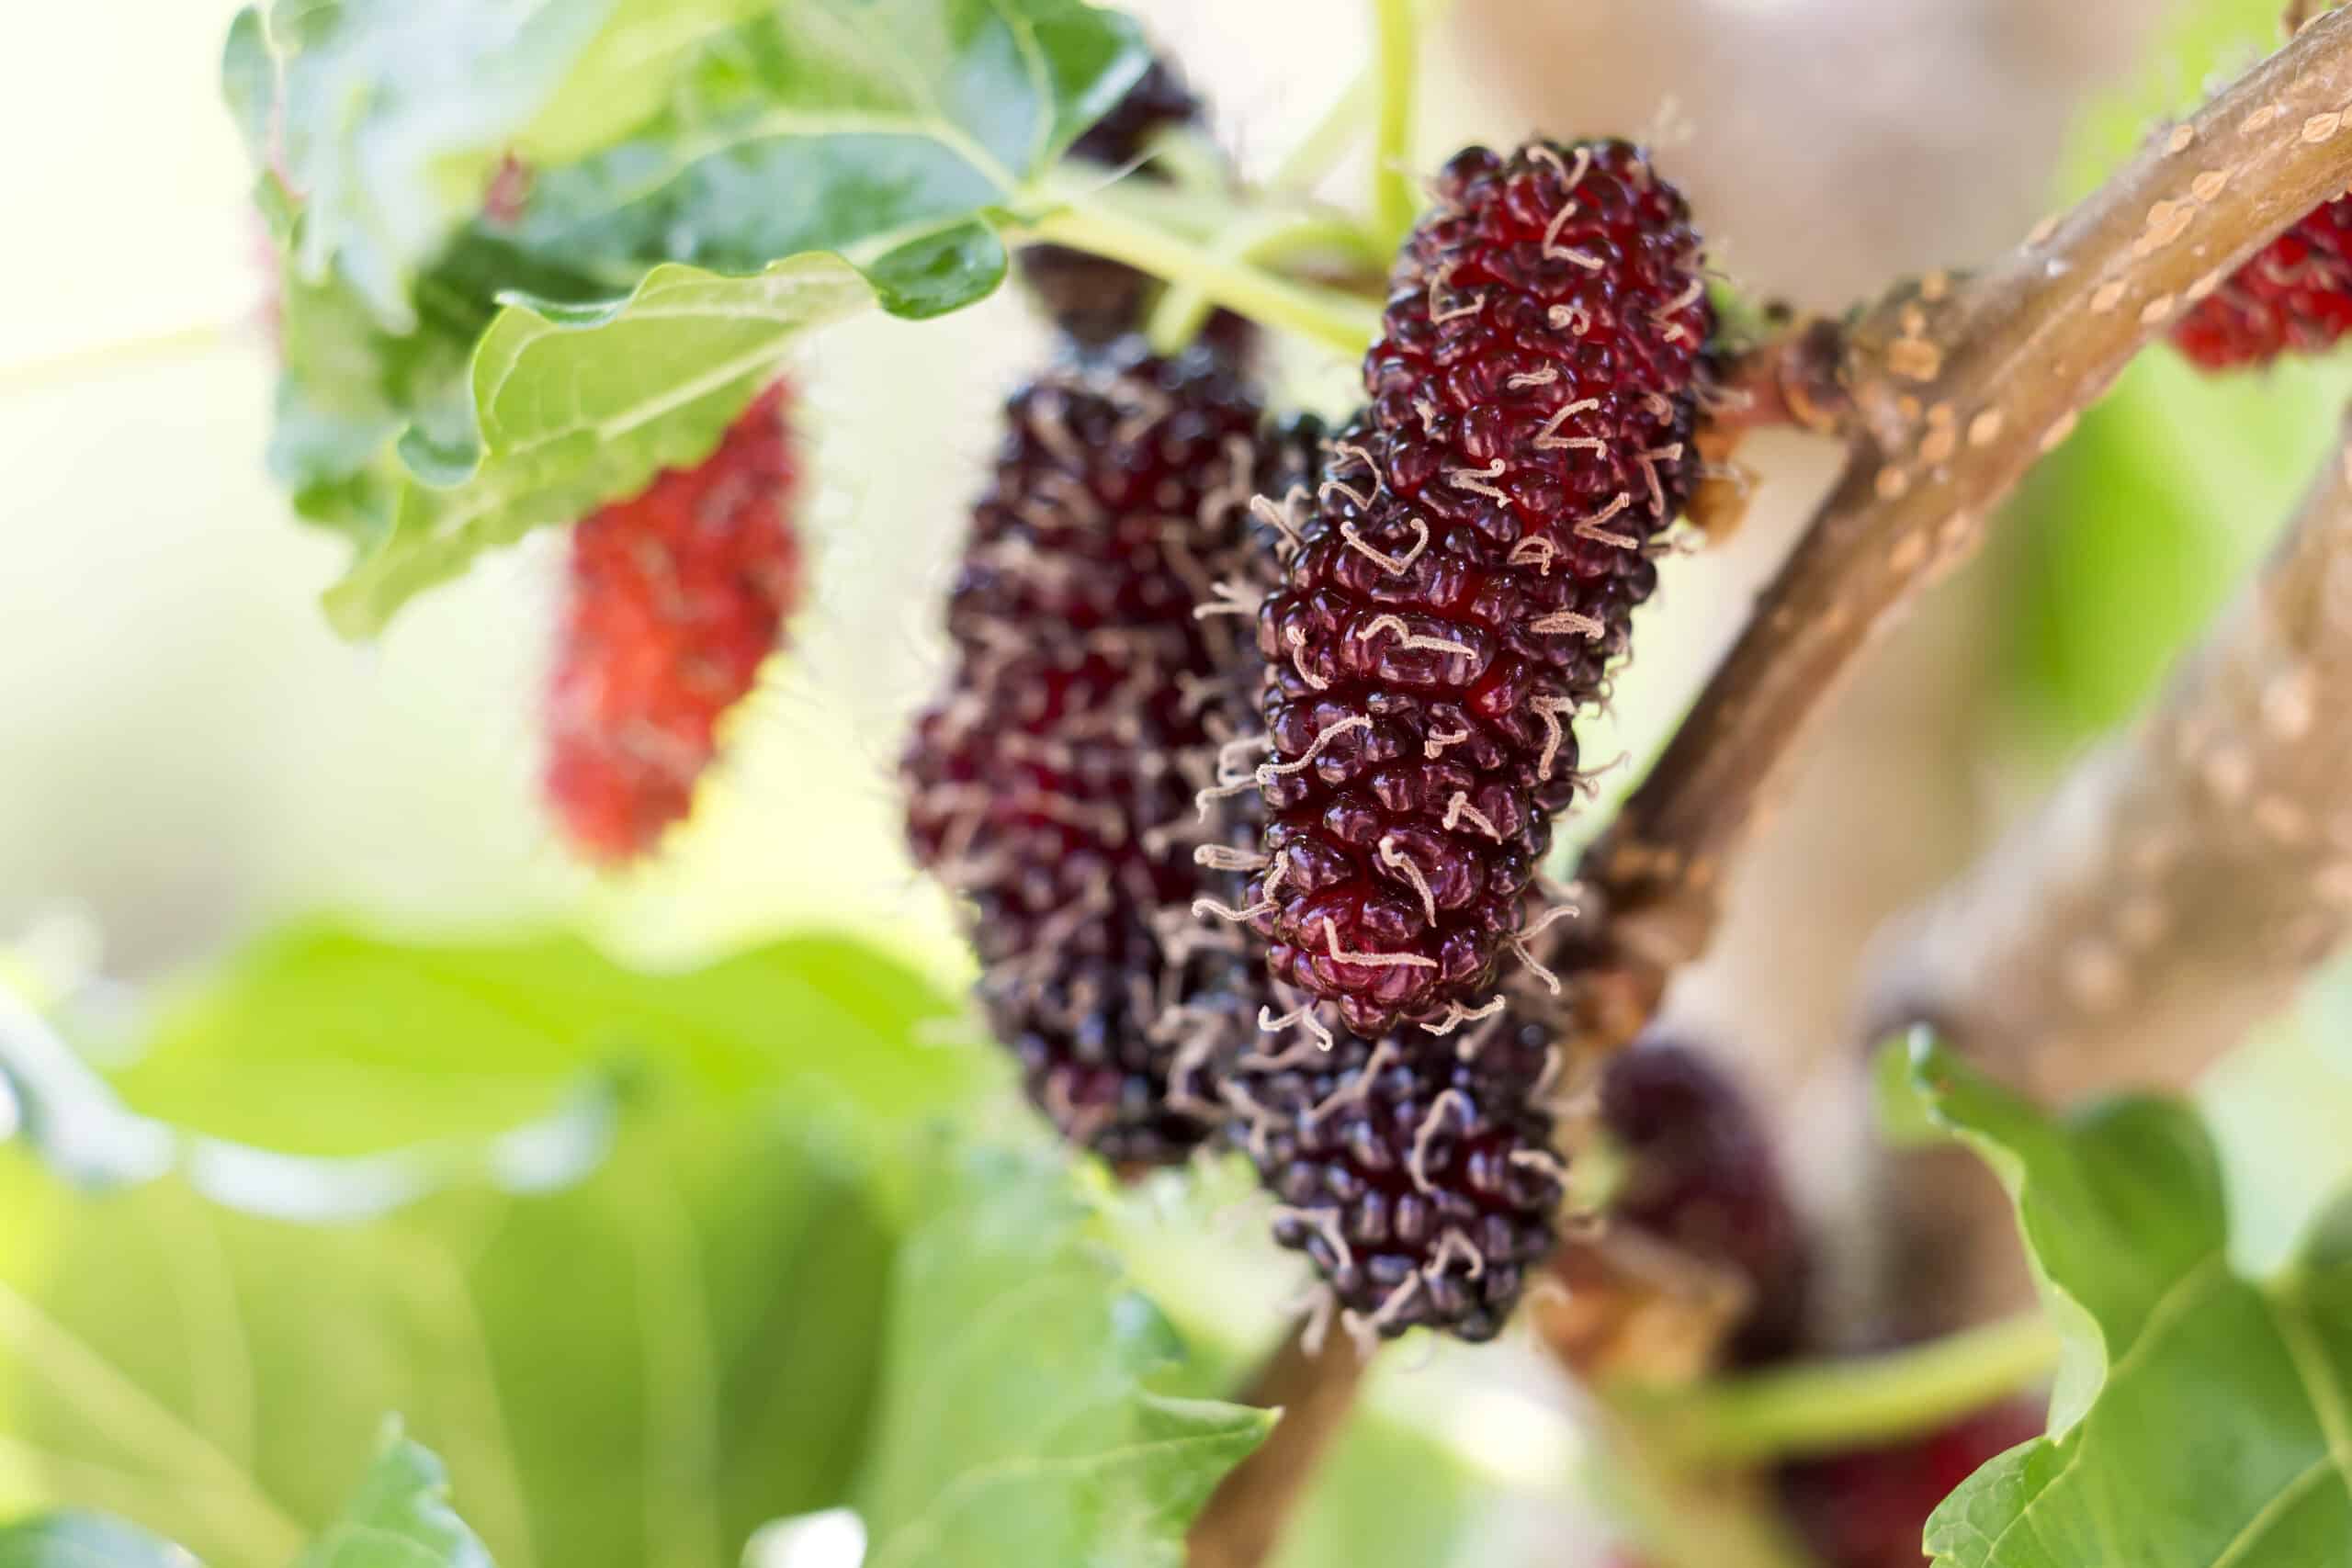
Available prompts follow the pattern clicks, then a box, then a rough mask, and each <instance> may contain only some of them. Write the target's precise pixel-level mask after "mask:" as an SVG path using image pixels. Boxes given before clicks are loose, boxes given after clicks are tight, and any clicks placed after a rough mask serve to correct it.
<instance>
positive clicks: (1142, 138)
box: [1021, 60, 1201, 346]
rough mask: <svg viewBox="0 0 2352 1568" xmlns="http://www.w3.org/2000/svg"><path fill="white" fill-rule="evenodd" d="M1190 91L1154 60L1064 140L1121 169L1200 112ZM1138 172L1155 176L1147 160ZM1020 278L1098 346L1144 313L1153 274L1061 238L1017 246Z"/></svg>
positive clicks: (1049, 309) (1069, 327)
mask: <svg viewBox="0 0 2352 1568" xmlns="http://www.w3.org/2000/svg"><path fill="white" fill-rule="evenodd" d="M1200 112H1201V105H1200V100H1199V99H1198V98H1195V97H1194V96H1193V94H1192V91H1191V89H1190V88H1188V87H1186V86H1185V85H1184V82H1183V79H1182V77H1180V76H1179V75H1178V74H1177V73H1176V70H1175V67H1173V66H1172V65H1170V64H1168V63H1167V62H1164V61H1159V60H1155V61H1153V62H1151V65H1150V67H1149V68H1148V69H1147V70H1146V71H1145V72H1144V73H1143V74H1142V75H1141V76H1139V77H1137V78H1136V83H1135V85H1133V86H1131V87H1129V88H1128V89H1127V91H1126V93H1125V96H1122V97H1121V98H1120V99H1119V101H1118V102H1117V103H1116V104H1114V105H1113V106H1112V107H1111V110H1110V112H1109V113H1108V114H1106V115H1104V116H1103V118H1101V119H1099V120H1097V121H1095V122H1094V124H1093V125H1091V126H1090V127H1088V128H1087V130H1086V131H1085V133H1084V134H1082V135H1080V137H1079V139H1078V140H1077V141H1075V142H1073V143H1072V144H1071V146H1070V156H1072V157H1074V158H1080V159H1083V160H1085V161H1086V162H1088V163H1090V164H1102V165H1103V166H1105V167H1106V168H1112V169H1120V168H1125V167H1126V166H1127V165H1129V164H1134V163H1136V160H1137V159H1139V158H1142V157H1143V156H1144V155H1145V154H1146V153H1147V152H1149V151H1150V147H1151V141H1152V138H1153V137H1154V136H1156V135H1158V134H1159V132H1160V131H1162V130H1168V129H1170V127H1174V126H1180V125H1188V124H1191V123H1192V122H1193V121H1194V120H1196V119H1198V118H1200ZM1136 174H1137V175H1138V176H1139V177H1141V178H1145V179H1151V178H1156V177H1158V176H1157V175H1156V173H1155V171H1153V170H1152V169H1151V168H1150V166H1149V165H1148V164H1145V165H1143V166H1142V167H1140V168H1138V169H1137V171H1136ZM1021 279H1022V281H1023V283H1025V284H1027V285H1028V286H1029V288H1030V291H1031V292H1032V293H1033V294H1035V296H1036V298H1037V302H1038V303H1039V304H1040V305H1041V306H1043V307H1044V309H1045V311H1046V315H1047V316H1048V317H1050V318H1052V320H1053V321H1054V324H1055V325H1056V326H1057V327H1058V328H1060V329H1061V331H1062V332H1063V333H1065V334H1066V335H1068V336H1069V337H1070V338H1071V339H1073V340H1075V341H1076V342H1078V343H1080V344H1089V345H1094V346H1101V345H1103V344H1108V343H1110V342H1111V341H1113V340H1114V339H1115V338H1117V337H1119V336H1120V335H1121V334H1123V333H1128V332H1131V331H1133V330H1134V329H1135V328H1136V325H1138V324H1139V323H1140V322H1141V321H1142V320H1143V312H1144V307H1145V304H1146V302H1147V300H1148V298H1149V296H1150V293H1151V287H1152V285H1151V280H1150V279H1149V278H1148V277H1146V276H1144V275H1143V274H1142V273H1140V272H1137V271H1136V269H1135V268H1133V267H1131V266H1128V265H1125V263H1124V262H1115V261H1112V260H1110V259H1109V258H1108V257H1105V256H1097V255H1091V254H1088V253H1086V252H1084V251H1074V250H1071V249H1069V247H1068V246H1066V245H1032V246H1029V247H1028V248H1027V249H1025V250H1023V252H1022V253H1021Z"/></svg>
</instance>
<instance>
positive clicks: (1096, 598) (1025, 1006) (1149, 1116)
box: [905, 344, 1281, 1163]
mask: <svg viewBox="0 0 2352 1568" xmlns="http://www.w3.org/2000/svg"><path fill="white" fill-rule="evenodd" d="M1006 421H1007V430H1006V435H1005V439H1004V445H1003V446H1002V448H1001V451H1000V453H999V455H998V459H997V467H996V474H995V478H994V479H993V481H992V482H991V483H990V485H989V488H988V490H987V491H985V492H984V493H983V494H982V495H981V497H980V500H979V502H978V505H977V506H976V507H975V509H974V513H973V526H972V533H971V537H970V542H969V546H968V547H967V553H966V556H965V558H964V562H963V566H962V570H961V572H960V575H959V577H958V579H957V581H956V587H955V590H954V592H953V596H952V598H951V601H950V605H949V611H948V629H949V632H950V635H951V637H952V638H953V640H954V642H955V644H956V653H957V660H958V661H957V664H956V670H955V672H954V676H953V684H952V686H951V689H950V692H949V694H948V695H947V696H946V697H945V698H944V700H943V701H942V702H941V703H939V704H938V705H935V706H933V708H932V709H930V710H929V711H928V712H926V713H925V714H924V715H923V716H922V717H921V718H920V719H919V720H918V723H917V728H916V732H915V737H914V739H913V741H912V743H911V745H910V749H909V751H908V755H907V758H906V762H905V769H906V773H907V777H908V781H909V784H910V804H909V830H910V839H911V840H912V843H913V846H914V850H915V854H916V857H917V859H918V860H919V861H921V862H922V863H923V864H924V865H926V866H928V867H930V868H932V869H933V870H934V871H936V872H938V873H939V874H940V875H941V876H942V877H943V878H944V880H946V881H947V882H948V883H949V884H950V885H951V886H955V887H956V888H957V889H958V890H959V891H962V892H964V893H967V894H968V895H969V896H970V897H971V898H972V900H973V903H974V906H975V908H974V913H973V919H972V921H971V931H972V936H973V941H974V942H975V945H976V946H977V948H978V954H979V958H980V961H981V963H982V964H983V966H984V974H983V977H982V980H981V983H980V996H981V999H982V1002H983V1004H984V1006H985V1008H986V1010H987V1012H988V1014H989V1019H990V1021H991V1023H992V1024H993V1026H994V1027H995V1029H996V1030H997V1032H998V1033H999V1035H1000V1037H1001V1039H1003V1040H1004V1041H1005V1043H1007V1044H1008V1045H1009V1046H1010V1047H1011V1048H1012V1050H1013V1051H1014V1052H1015V1054H1016V1055H1018V1056H1019V1058H1020V1060H1021V1063H1022V1066H1023V1073H1024V1076H1025V1078H1026V1084H1027V1088H1028V1090H1029V1093H1030V1094H1031V1096H1032V1098H1033V1099H1035V1101H1036V1102H1037V1103H1038V1105H1039V1106H1040V1107H1042V1108H1043V1109H1044V1110H1045V1111H1046V1113H1047V1114H1048V1115H1049V1116H1050V1117H1051V1118H1052V1119H1053V1121H1054V1122H1055V1123H1056V1124H1057V1126H1059V1127H1060V1128H1061V1129H1062V1131H1063V1132H1064V1133H1065V1134H1067V1135H1069V1137H1070V1138H1072V1139H1073V1140H1074V1141H1077V1142H1081V1143H1084V1144H1087V1145H1090V1146H1091V1147H1093V1148H1094V1149H1096V1150H1097V1151H1099V1152H1101V1153H1102V1154H1103V1155H1104V1156H1106V1157H1108V1158H1110V1159H1112V1160H1114V1161H1116V1162H1120V1163H1142V1162H1164V1161H1168V1160H1173V1159H1177V1158H1181V1157H1182V1156H1183V1155H1184V1154H1185V1153H1186V1152H1187V1151H1189V1150H1190V1149H1191V1148H1193V1146H1194V1145H1197V1144H1198V1143H1199V1142H1200V1141H1201V1140H1202V1139H1203V1138H1204V1137H1205V1136H1206V1135H1207V1134H1209V1133H1210V1131H1212V1129H1213V1125H1214V1122H1215V1121H1216V1115H1217V1114H1218V1110H1219V1108H1218V1105H1217V1102H1216V1100H1214V1099H1213V1098H1212V1095H1213V1090H1212V1089H1210V1088H1209V1087H1208V1086H1207V1085H1205V1084H1204V1083H1199V1082H1195V1081H1194V1079H1195V1077H1196V1076H1197V1075H1196V1072H1195V1068H1196V1067H1197V1066H1200V1053H1201V1050H1202V1049H1203V1042H1204V1040H1206V1039H1207V1036H1206V1035H1204V1034H1203V1033H1201V1032H1200V1031H1199V1030H1198V1029H1196V1028H1195V1024H1196V1022H1197V1020H1196V1019H1195V1018H1194V1016H1193V1013H1192V1012H1191V1010H1188V1009H1186V1008H1184V1007H1182V1005H1180V1004H1182V1002H1183V1001H1184V999H1185V998H1187V997H1189V996H1190V995H1192V994H1193V993H1194V992H1195V991H1197V990H1201V989H1204V988H1207V987H1208V981H1209V978H1210V970H1211V969H1212V968H1213V966H1214V965H1216V964H1220V963H1223V962H1226V961H1227V958H1228V956H1229V955H1230V954H1231V953H1233V952H1235V951H1236V950H1238V942H1236V941H1234V940H1233V938H1234V934H1235V933H1232V932H1230V931H1225V932H1216V931H1204V930H1203V929H1202V927H1201V926H1200V924H1199V923H1198V922H1197V921H1195V920H1194V919H1193V916H1192V914H1191V904H1192V901H1193V898H1194V897H1196V896H1198V895H1199V894H1200V892H1201V891H1202V880H1201V879H1202V875H1203V874H1202V872H1201V871H1200V870H1199V869H1198V868H1197V867H1196V866H1195V865H1194V863H1193V849H1194V843H1193V837H1194V833H1193V831H1191V830H1190V825H1191V824H1192V822H1193V812H1192V809H1191V807H1192V791H1193V784H1192V782H1191V781H1190V780H1188V779H1187V778H1186V777H1185V776H1184V775H1183V773H1182V763H1183V762H1184V761H1185V759H1187V758H1188V757H1192V756H1194V755H1196V754H1197V753H1198V752H1199V751H1200V750H1201V749H1202V748H1204V747H1205V746H1207V745H1208V744H1210V737H1209V734H1208V729H1207V725H1206V721H1205V718H1204V708H1205V706H1206V705H1207V704H1208V701H1209V699H1210V698H1211V697H1212V696H1213V695H1214V690H1213V688H1214V687H1215V685H1216V681H1217V679H1218V675H1219V671H1221V670H1223V669H1228V668H1230V667H1232V666H1233V665H1234V663H1235V662H1236V660H1238V658H1240V657H1241V656H1242V655H1244V654H1245V653H1246V649H1245V648H1244V647H1243V646H1242V645H1241V643H1240V639H1239V635H1238V627H1237V626H1236V625H1235V623H1234V621H1233V620H1232V619H1231V618H1229V617H1226V618H1219V617H1208V618H1199V617H1195V616H1194V615H1193V607H1194V605H1195V604H1196V603H1197V602H1199V601H1200V600H1202V599H1204V598H1205V597H1206V596H1207V595H1208V593H1209V591H1210V583H1211V581H1212V580H1213V579H1214V578H1215V577H1216V574H1217V573H1218V572H1219V571H1221V570H1225V569H1226V565H1227V557H1229V556H1230V555H1231V554H1232V553H1233V552H1234V551H1236V550H1237V549H1238V548H1239V547H1240V546H1241V542H1242V539H1243V536H1244V518H1245V515H1246V512H1247V506H1248V502H1249V500H1250V496H1251V495H1252V494H1253V493H1255V492H1256V491H1257V490H1258V489H1259V488H1261V485H1273V484H1275V483H1276V481H1277V475H1276V473H1275V468H1277V466H1278V454H1279V452H1280V449H1281V447H1280V444H1279V443H1278V442H1276V441H1275V440H1273V439H1272V438H1271V437H1269V436H1268V435H1267V434H1264V433H1263V432H1262V430H1261V406H1260V403H1259V401H1258V400H1257V398H1256V396H1255V395H1254V394H1253V393H1252V392H1251V390H1250V389H1249V388H1248V387H1247V386H1245V385H1244V384H1243V383H1242V382H1241V381H1240V380H1238V378H1236V377H1235V376H1234V375H1233V374H1232V372H1231V371H1230V370H1229V369H1227V368H1226V367H1223V366H1222V365H1221V364H1220V363H1219V362H1217V361H1216V359H1215V358H1214V357H1213V356H1211V355H1206V354H1204V353H1194V354H1191V355H1185V356H1183V357H1182V358H1179V359H1175V360H1163V359H1159V358H1154V357H1152V356H1150V355H1146V354H1144V353H1143V352H1142V351H1141V350H1140V348H1139V347H1136V346H1134V345H1132V344H1125V345H1121V346H1120V347H1119V348H1117V349H1116V350H1114V351H1113V352H1111V353H1109V354H1106V355H1098V356H1095V357H1094V358H1092V359H1091V360H1087V361H1082V362H1080V363H1077V364H1074V365H1072V366H1070V367H1067V368H1063V369H1057V370H1056V371H1054V372H1051V373H1049V374H1047V375H1046V376H1043V377H1040V378H1038V379H1037V380H1036V381H1035V383H1033V384H1032V385H1030V386H1028V387H1026V388H1024V389H1022V390H1021V391H1020V392H1019V393H1017V394H1016V395H1015V396H1014V397H1013V398H1012V400H1011V401H1010V402H1009V403H1008V404H1007V407H1006ZM1223 1037H1224V1034H1223V1033H1222V1032H1219V1033H1218V1038H1220V1039H1221V1038H1223Z"/></svg>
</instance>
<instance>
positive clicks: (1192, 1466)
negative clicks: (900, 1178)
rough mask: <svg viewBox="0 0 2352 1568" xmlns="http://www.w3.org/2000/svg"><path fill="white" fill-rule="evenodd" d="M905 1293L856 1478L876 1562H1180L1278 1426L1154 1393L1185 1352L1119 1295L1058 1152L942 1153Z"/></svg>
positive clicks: (900, 1283)
mask: <svg viewBox="0 0 2352 1568" xmlns="http://www.w3.org/2000/svg"><path fill="white" fill-rule="evenodd" d="M892 1303H893V1304H892V1311H891V1316H890V1324H889V1328H888V1352H887V1364H888V1369H889V1370H888V1377H887V1380H886V1382H885V1386H884V1389H883V1391H882V1398H881V1403H880V1406H879V1408H878V1410H877V1412H876V1437H875V1443H874V1449H873V1454H872V1458H871V1460H870V1461H869V1463H868V1465H867V1468H866V1470H865V1473H864V1476H863V1477H862V1479H861V1482H860V1484H859V1488H858V1498H859V1510H860V1512H861V1513H862V1514H863V1515H864V1516H865V1523H866V1529H867V1531H868V1537H869V1540H870V1546H869V1550H868V1551H867V1553H866V1558H865V1564H866V1568H913V1565H922V1568H952V1565H956V1564H972V1565H974V1568H980V1565H993V1564H998V1563H1008V1562H1039V1563H1043V1562H1054V1563H1065V1562H1066V1563H1074V1564H1075V1563H1090V1564H1101V1565H1103V1568H1113V1565H1116V1568H1127V1565H1130V1564H1134V1565H1147V1564H1169V1565H1171V1568H1172V1565H1174V1564H1178V1563H1181V1562H1182V1561H1183V1532H1184V1528H1185V1526H1186V1525H1187V1523H1188V1522H1189V1521H1190V1520H1191V1518H1192V1517H1193V1514H1194V1513H1195V1512H1197V1511H1198V1510H1199V1507H1200V1506H1201V1504H1202V1503H1203V1502H1204V1501H1205V1500H1206V1499H1207V1496H1208V1494H1209V1492H1210V1490H1211V1489H1212V1488H1213V1487H1214V1486H1215V1485H1216V1482H1217V1480H1218V1478H1219V1477H1221V1476H1222V1475H1223V1474H1224V1473H1225V1472H1227V1470H1229V1469H1231V1468H1232V1467H1233V1465H1235V1464H1236V1463H1238V1461H1240V1460H1241V1459H1242V1458H1243V1457H1244V1456H1245V1455H1247V1454H1248V1453H1249V1452H1250V1450H1252V1449H1254V1448H1255V1447H1256V1446H1257V1445H1258V1443H1259V1442H1260V1441H1261V1440H1262V1439H1263V1438H1264V1437H1265V1434H1266V1432H1267V1431H1268V1430H1269V1429H1270V1428H1271V1427H1272V1422H1273V1416H1272V1414H1271V1413H1269V1412H1266V1411H1262V1410H1256V1409H1252V1408H1250V1407H1249V1406H1246V1405H1237V1404H1224V1403H1220V1402H1216V1401H1212V1400H1197V1399H1178V1398H1171V1397H1169V1396H1167V1395H1165V1394H1162V1393H1156V1392H1154V1391H1153V1389H1152V1388H1151V1386H1149V1385H1150V1382H1151V1381H1152V1379H1153V1378H1154V1377H1155V1375H1156V1374H1159V1373H1162V1372H1164V1371H1168V1370H1170V1368H1171V1366H1172V1364H1173V1363H1175V1362H1176V1361H1177V1359H1179V1357H1180V1355H1181V1347H1180V1346H1179V1344H1178V1341H1177V1339H1176V1337H1175V1334H1174V1332H1173V1330H1171V1329H1170V1327H1169V1325H1168V1324H1167V1322H1166V1321H1165V1320H1164V1319H1163V1318H1162V1317H1161V1316H1160V1315H1159V1312H1158V1310H1157V1309H1156V1308H1154V1307H1153V1306H1152V1305H1151V1304H1150V1303H1148V1302H1146V1301H1145V1300H1144V1299H1143V1298H1142V1297H1140V1296H1136V1295H1133V1294H1129V1293H1124V1292H1121V1290H1120V1289H1119V1271H1118V1269H1117V1268H1116V1266H1115V1265H1114V1263H1113V1262H1112V1261H1111V1260H1110V1258H1108V1256H1107V1255H1106V1254H1105V1253H1104V1252H1103V1248H1102V1247H1101V1244H1100V1243H1099V1241H1098V1240H1097V1239H1096V1238H1095V1234H1094V1231H1093V1228H1092V1226H1091V1224H1090V1216H1089V1214H1088V1212H1087V1210H1086V1209H1085V1207H1084V1206H1083V1205H1082V1204H1080V1202H1079V1201H1077V1200H1076V1199H1075V1198H1073V1197H1072V1196H1071V1195H1070V1194H1069V1191H1068V1190H1067V1189H1066V1187H1065V1186H1064V1185H1063V1182H1062V1180H1061V1179H1060V1176H1059V1173H1058V1161H1057V1160H1049V1159H1046V1158H1043V1157H1032V1156H1016V1155H1011V1154H1006V1153H1002V1152H996V1151H982V1152H977V1153H965V1154H962V1155H961V1156H956V1155H950V1156H944V1157H943V1159H942V1160H941V1161H940V1163H939V1165H938V1166H937V1168H935V1169H934V1170H933V1176H932V1181H931V1188H930V1196H929V1197H928V1199H927V1201H926V1203H925V1207H924V1217H923V1219H922V1222H921V1223H920V1224H919V1225H918V1226H917V1228H916V1229H915V1230H914V1231H913V1232H912V1233H911V1234H910V1236H909V1238H908V1241H907V1244H906V1247H905V1248H904V1249H903V1251H902V1252H901V1254H900V1257H899V1267H898V1269H897V1272H896V1276H895V1279H894V1281H893V1292H892Z"/></svg>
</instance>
